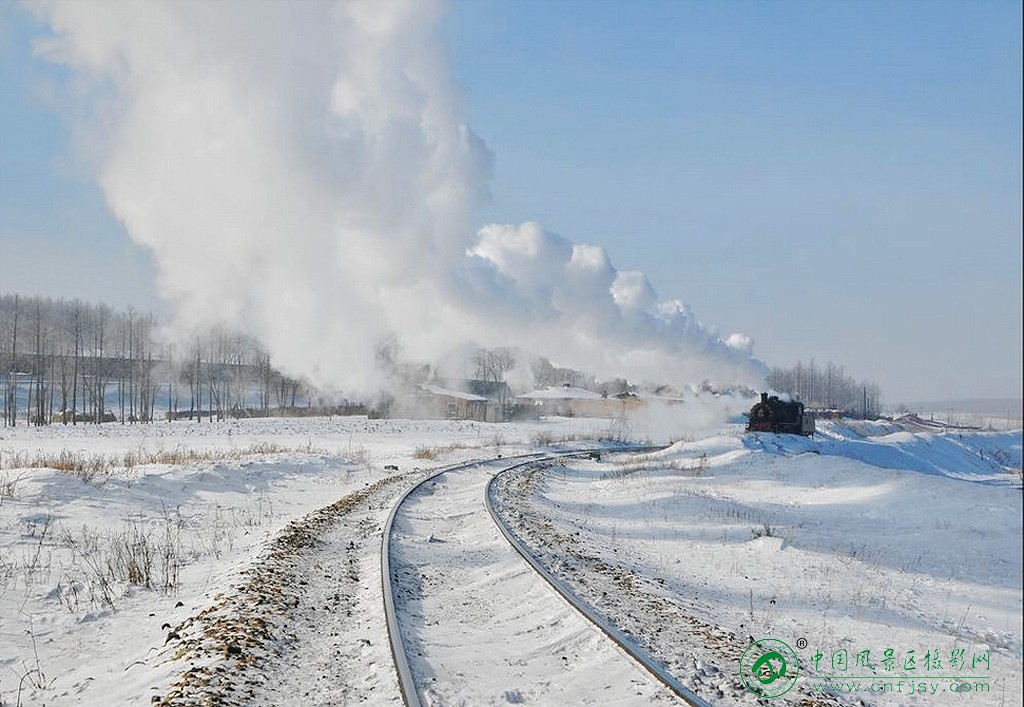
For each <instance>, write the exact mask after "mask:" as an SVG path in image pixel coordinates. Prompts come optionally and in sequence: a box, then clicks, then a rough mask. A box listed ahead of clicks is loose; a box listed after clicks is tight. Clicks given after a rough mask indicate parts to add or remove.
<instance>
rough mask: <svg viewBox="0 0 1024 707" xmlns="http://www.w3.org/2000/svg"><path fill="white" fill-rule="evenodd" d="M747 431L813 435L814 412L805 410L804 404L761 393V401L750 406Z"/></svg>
mask: <svg viewBox="0 0 1024 707" xmlns="http://www.w3.org/2000/svg"><path fill="white" fill-rule="evenodd" d="M747 432H776V433H780V434H793V435H813V434H814V413H813V412H806V411H805V410H804V404H803V403H798V402H790V401H786V400H779V398H778V396H776V395H773V396H771V397H769V396H768V393H761V402H759V403H755V404H754V407H752V408H750V419H749V420H748V422H747Z"/></svg>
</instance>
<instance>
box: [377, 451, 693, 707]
mask: <svg viewBox="0 0 1024 707" xmlns="http://www.w3.org/2000/svg"><path fill="white" fill-rule="evenodd" d="M649 449H650V448H649V447H644V448H628V449H619V450H614V451H643V450H649ZM607 451H609V450H605V449H600V450H599V449H590V450H575V451H572V452H559V453H551V454H529V455H522V456H519V457H506V458H494V459H482V460H475V461H471V462H466V463H463V464H457V465H452V466H448V467H444V468H442V469H439V470H438V471H436V472H435V473H433V474H431V475H430V476H428V477H426V478H424V479H423V480H422V481H420V482H419V483H418V484H417V485H416V486H414V487H413V488H411V489H409V491H407V492H406V493H405V494H404V495H403V496H402V497H400V498H399V500H398V501H397V502H396V503H395V505H394V507H393V508H392V511H391V513H390V515H389V517H388V519H387V522H386V523H385V526H384V538H383V543H382V562H381V569H382V580H383V592H384V606H385V616H386V620H387V628H388V635H389V638H390V642H391V651H392V655H393V658H394V662H395V666H396V669H397V673H398V679H399V685H400V688H401V692H402V697H403V699H404V701H405V704H406V705H408V706H409V707H421V706H422V705H424V704H432V703H452V702H455V703H461V704H484V703H488V702H492V703H493V702H508V703H516V702H522V701H531V702H532V701H534V699H532V698H536V697H537V696H542V697H544V698H546V700H547V701H548V702H550V703H553V704H554V703H560V704H578V703H579V698H580V695H581V694H587V693H588V692H589V693H591V694H593V693H594V692H595V691H596V692H597V694H600V698H599V699H596V700H594V704H609V703H613V702H616V701H618V702H620V703H622V702H627V703H629V702H632V703H637V702H642V703H654V704H678V702H679V700H682V701H683V702H684V703H686V704H690V705H694V706H695V707H705V706H706V705H708V704H709V703H707V702H706V701H704V700H702V699H701V698H699V697H698V696H697V695H695V694H693V692H692V691H690V690H688V689H687V688H686V687H685V686H683V685H682V684H680V683H679V681H678V680H676V679H675V678H674V677H673V676H672V675H670V674H669V673H668V672H667V670H665V668H664V667H663V666H662V665H661V664H660V663H659V662H658V661H657V660H655V659H654V658H653V656H651V655H649V654H647V653H646V652H645V651H643V650H642V649H641V648H640V647H639V646H637V645H636V644H635V643H634V642H633V641H631V640H630V639H629V638H628V637H627V636H625V635H624V634H623V633H622V632H621V631H619V630H618V629H617V628H616V627H615V626H613V625H611V624H610V623H608V622H607V621H605V620H604V619H603V618H602V617H601V616H599V615H597V614H596V613H594V611H593V610H592V609H591V608H590V607H588V606H587V605H586V604H585V603H584V602H583V601H582V600H580V598H579V597H578V596H576V594H575V593H574V592H573V591H572V589H571V588H570V587H569V586H567V585H566V584H565V583H564V582H562V581H560V580H559V579H558V578H556V577H554V576H553V575H551V573H549V572H548V571H547V570H546V569H545V568H544V567H543V566H542V565H541V564H540V563H539V562H537V561H536V559H535V558H533V557H532V555H531V553H530V550H529V548H528V547H526V546H525V545H524V543H523V542H522V541H521V540H520V539H519V538H518V537H516V535H515V533H513V532H512V530H511V529H510V528H509V527H508V525H507V524H506V523H505V521H504V520H503V519H502V518H501V517H500V515H499V514H498V513H497V512H496V511H495V509H494V505H493V492H494V481H495V479H497V478H498V477H499V476H500V475H501V474H504V473H508V472H511V471H513V470H516V469H521V468H523V467H525V466H529V465H533V464H538V463H545V462H550V461H556V460H558V459H561V458H566V457H572V456H583V455H588V454H592V453H593V452H607ZM453 558H457V559H458V562H460V563H462V565H464V566H456V565H454V564H453ZM524 560H525V563H524V562H523V561H524ZM552 590H553V592H554V593H552ZM570 607H571V608H570ZM580 618H582V619H585V621H580ZM593 627H596V628H597V629H598V630H599V631H598V632H595V631H594V630H593ZM513 629H514V630H513ZM609 640H610V641H611V642H613V643H614V644H615V645H614V646H612V645H611V644H610V643H609ZM616 646H617V648H616ZM623 652H624V653H625V654H626V655H627V656H629V657H630V658H632V661H624V660H622V654H623ZM538 665H540V666H541V667H542V668H543V670H544V671H547V673H550V674H541V673H540V672H538V667H537V666H538ZM580 676H582V677H580ZM595 676H597V679H598V680H599V681H600V680H603V681H604V683H603V684H600V685H595V684H593V682H592V681H593V680H594V679H595ZM651 677H653V678H654V681H652V680H650V678H651ZM588 679H589V680H590V681H591V682H587V680H588ZM580 680H582V682H580ZM474 681H476V682H478V683H479V682H487V683H494V684H493V685H489V686H488V687H487V688H481V687H479V686H478V685H474V684H473V683H474ZM487 689H491V690H492V692H491V693H488V692H487ZM502 689H504V692H503V693H502V692H501V690H502ZM481 690H483V691H481ZM493 690H498V692H493ZM559 692H561V694H558V693H559ZM524 693H525V694H524ZM527 697H531V699H529V700H528V699H527Z"/></svg>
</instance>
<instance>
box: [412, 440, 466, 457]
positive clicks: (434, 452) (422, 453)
mask: <svg viewBox="0 0 1024 707" xmlns="http://www.w3.org/2000/svg"><path fill="white" fill-rule="evenodd" d="M456 449H468V447H467V446H466V445H464V444H454V443H453V444H442V445H439V446H437V447H427V446H424V445H421V446H419V447H416V451H414V452H413V453H412V456H413V458H414V459H430V460H434V459H437V458H438V457H440V456H443V455H445V454H449V453H451V452H454V451H455V450H456Z"/></svg>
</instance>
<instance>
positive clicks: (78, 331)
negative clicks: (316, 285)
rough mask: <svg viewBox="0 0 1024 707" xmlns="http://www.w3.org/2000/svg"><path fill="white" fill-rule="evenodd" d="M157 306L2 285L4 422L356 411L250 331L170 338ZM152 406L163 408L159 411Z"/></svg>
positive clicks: (0, 369)
mask: <svg viewBox="0 0 1024 707" xmlns="http://www.w3.org/2000/svg"><path fill="white" fill-rule="evenodd" d="M156 330H157V321H156V319H155V318H154V316H153V315H152V314H149V313H144V314H140V313H138V312H135V311H133V310H131V309H129V310H127V311H118V310H115V309H112V308H111V307H108V306H106V305H103V304H89V303H84V302H80V301H78V300H75V301H67V300H53V299H47V298H41V297H20V296H18V295H0V391H2V394H3V424H4V425H5V426H10V425H15V424H19V423H21V422H26V423H30V424H36V425H43V424H51V423H65V424H75V423H79V422H96V423H100V422H109V421H112V420H114V419H117V420H120V421H122V422H148V421H151V420H153V419H154V418H157V417H159V418H161V419H173V418H181V417H189V418H191V417H197V418H200V419H202V418H203V417H208V418H224V417H229V416H266V415H270V414H284V415H296V414H302V412H300V411H301V410H312V409H316V410H318V411H319V412H320V413H321V414H324V413H327V414H330V413H334V412H340V413H342V414H344V413H346V412H347V413H349V414H351V413H352V411H353V410H354V409H355V408H356V407H357V406H353V405H350V404H347V403H342V404H341V405H334V404H328V403H327V402H326V401H324V400H322V399H319V398H318V397H317V396H316V394H314V392H313V391H311V390H308V389H307V387H306V386H305V384H303V383H302V382H301V381H299V380H296V379H293V378H289V377H288V376H285V375H283V374H282V373H281V372H279V371H278V370H276V369H275V368H274V367H273V366H271V365H270V357H269V356H268V355H267V353H266V352H264V351H263V350H262V349H261V348H260V347H259V346H258V345H257V344H256V343H255V342H254V341H253V340H252V339H250V338H248V337H244V336H238V335H234V334H228V333H211V334H206V335H203V336H197V337H195V338H193V339H192V340H189V341H180V342H174V343H168V342H165V341H163V340H162V339H160V338H158V337H157V336H156ZM155 411H160V413H159V414H157V413H156V412H155Z"/></svg>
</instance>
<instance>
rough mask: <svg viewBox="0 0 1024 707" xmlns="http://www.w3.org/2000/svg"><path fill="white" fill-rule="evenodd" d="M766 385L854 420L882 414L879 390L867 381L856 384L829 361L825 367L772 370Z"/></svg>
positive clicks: (800, 364) (809, 365) (812, 365)
mask: <svg viewBox="0 0 1024 707" xmlns="http://www.w3.org/2000/svg"><path fill="white" fill-rule="evenodd" d="M767 383H768V386H769V387H771V388H772V389H773V390H775V391H778V392H780V393H789V394H790V395H792V396H793V397H794V398H796V399H797V400H800V401H801V402H803V403H804V404H805V405H807V406H808V407H812V408H818V409H825V410H838V411H840V412H842V413H844V414H846V415H850V416H853V417H868V418H873V417H878V416H879V415H881V414H882V390H881V388H879V387H878V385H877V384H875V383H872V382H869V381H858V380H856V379H855V378H853V376H850V375H847V373H846V370H845V369H844V368H843V367H842V366H839V365H836V364H834V363H832V362H831V361H829V362H828V363H826V364H825V365H824V366H820V365H816V364H815V363H814V359H811V361H810V362H809V363H804V362H802V361H797V362H796V365H795V366H792V367H791V368H780V367H775V368H772V369H771V370H770V371H769V372H768V380H767Z"/></svg>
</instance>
